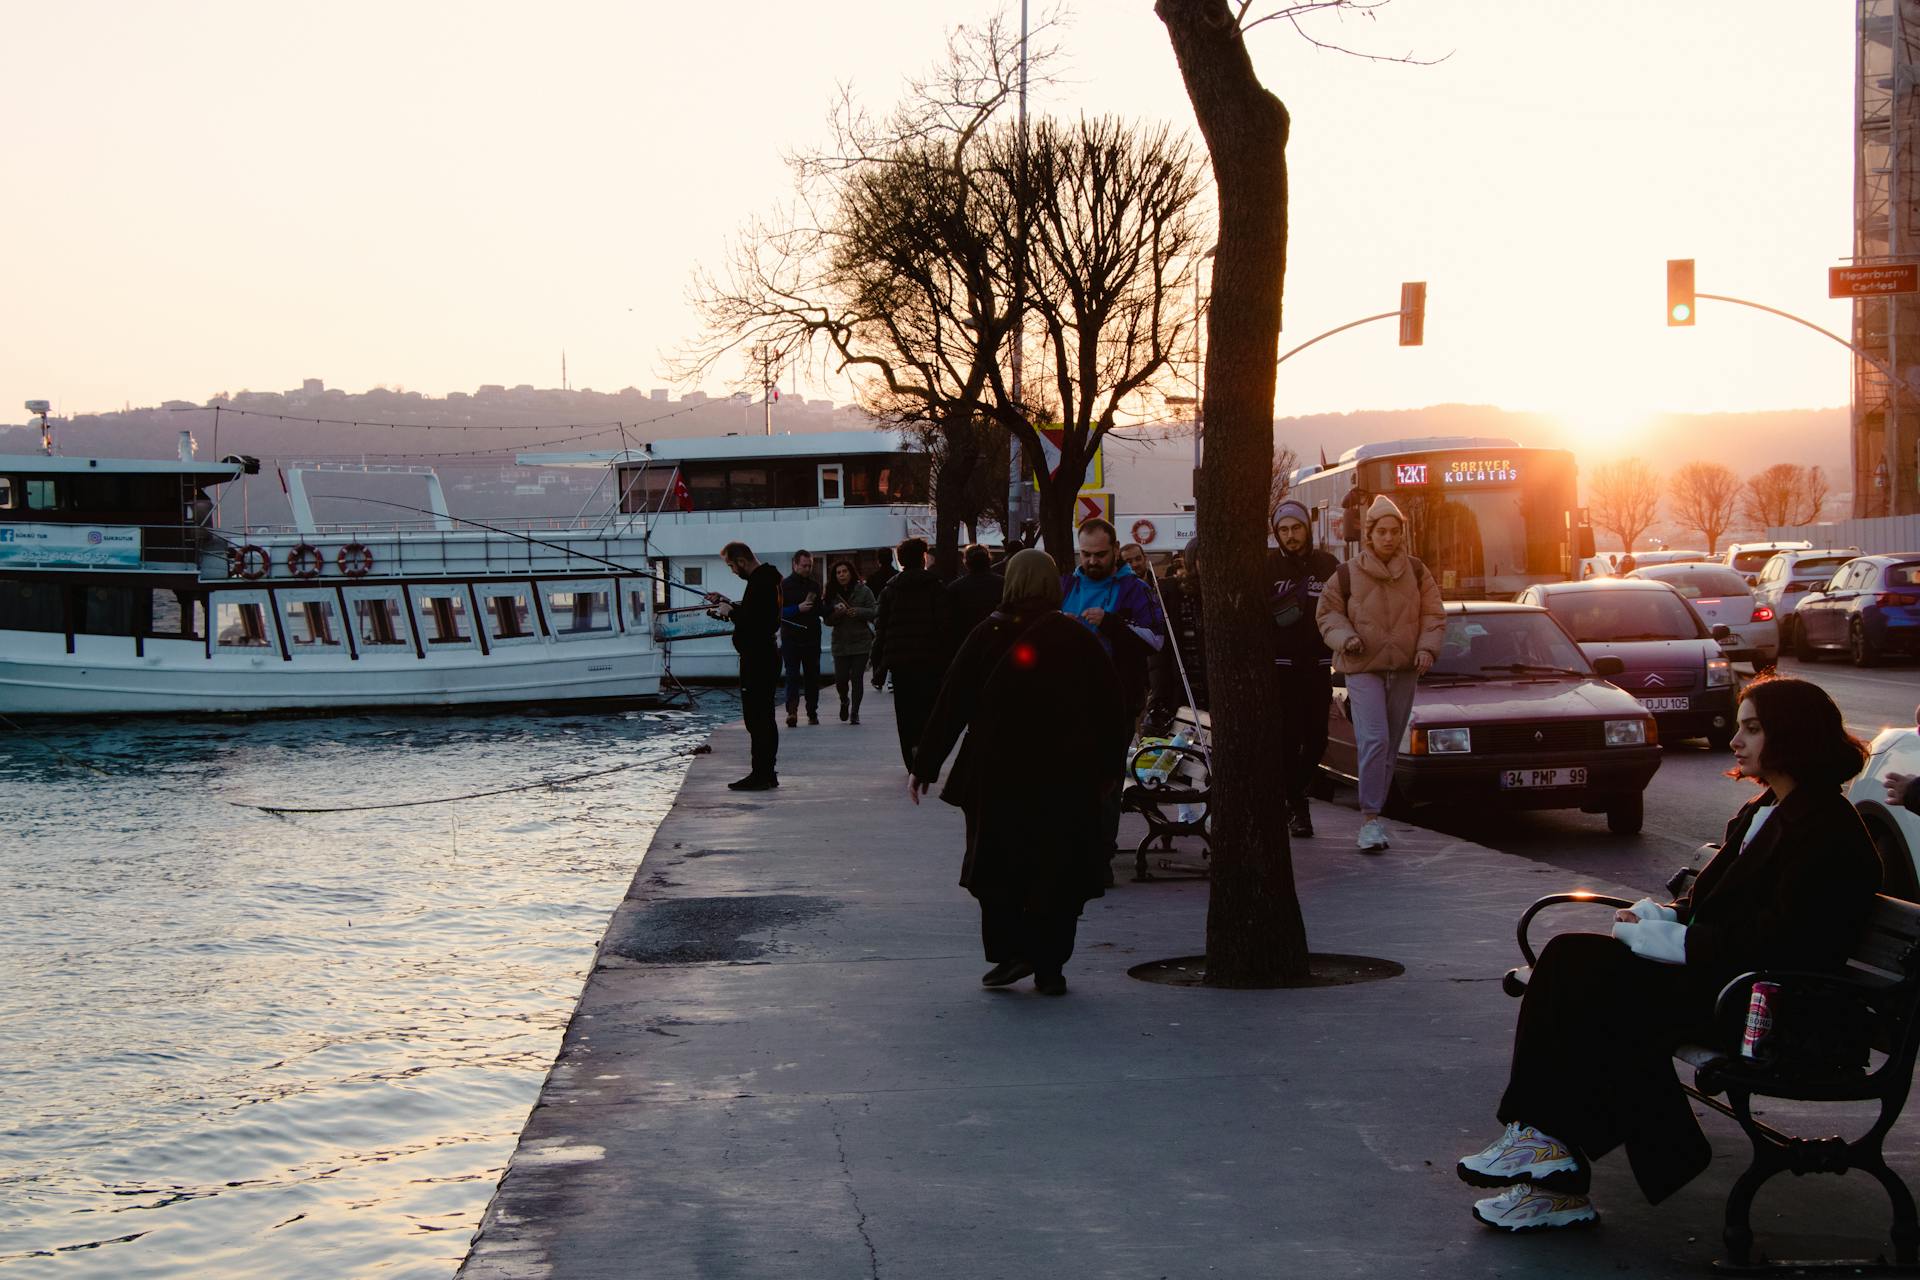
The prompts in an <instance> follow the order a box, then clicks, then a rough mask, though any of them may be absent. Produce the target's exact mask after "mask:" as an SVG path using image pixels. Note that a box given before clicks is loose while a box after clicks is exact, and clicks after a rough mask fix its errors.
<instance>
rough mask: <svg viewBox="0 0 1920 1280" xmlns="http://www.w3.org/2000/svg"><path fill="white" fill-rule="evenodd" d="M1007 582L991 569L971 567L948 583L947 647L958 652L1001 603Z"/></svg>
mask: <svg viewBox="0 0 1920 1280" xmlns="http://www.w3.org/2000/svg"><path fill="white" fill-rule="evenodd" d="M1006 585H1007V584H1006V582H1005V580H1003V579H1002V578H1001V577H1000V576H999V575H998V574H996V573H994V572H993V570H991V569H983V570H981V571H980V572H978V573H975V572H973V571H972V570H968V571H967V572H966V573H963V574H961V575H960V576H959V577H957V578H955V579H954V580H953V581H952V582H949V583H948V584H947V615H948V621H947V634H948V636H949V641H948V645H947V649H948V651H949V652H951V653H958V652H959V651H960V646H961V645H962V644H964V643H966V639H967V637H968V636H970V635H972V634H973V629H974V628H975V627H977V626H979V625H980V624H981V623H983V622H985V621H986V620H987V615H988V614H990V613H992V612H993V611H994V610H995V609H998V608H999V607H1000V592H1001V591H1002V590H1003V589H1004V588H1005V587H1006Z"/></svg>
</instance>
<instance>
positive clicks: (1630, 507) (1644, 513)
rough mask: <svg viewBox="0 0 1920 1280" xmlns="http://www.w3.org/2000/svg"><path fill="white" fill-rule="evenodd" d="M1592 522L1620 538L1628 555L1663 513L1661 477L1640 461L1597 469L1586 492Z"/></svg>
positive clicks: (1632, 459)
mask: <svg viewBox="0 0 1920 1280" xmlns="http://www.w3.org/2000/svg"><path fill="white" fill-rule="evenodd" d="M1587 509H1588V511H1589V512H1590V513H1591V514H1592V516H1593V523H1594V524H1596V525H1598V526H1599V527H1600V528H1602V529H1605V530H1607V531H1608V532H1610V533H1612V534H1613V535H1614V536H1615V537H1617V538H1619V539H1620V545H1621V546H1622V547H1624V548H1625V549H1626V550H1627V551H1628V553H1631V552H1632V551H1633V544H1634V543H1636V542H1638V541H1639V540H1640V535H1641V534H1643V533H1645V532H1646V531H1647V529H1648V528H1649V527H1651V526H1652V524H1653V522H1654V520H1655V519H1656V518H1657V517H1658V516H1659V514H1660V477H1659V476H1658V475H1656V474H1654V470H1653V468H1652V467H1650V466H1648V465H1647V464H1646V461H1645V460H1644V459H1641V458H1622V459H1621V460H1620V461H1618V462H1609V463H1607V464H1606V465H1604V466H1601V467H1598V468H1596V469H1595V470H1594V473H1593V483H1592V485H1590V486H1589V487H1588V490H1587Z"/></svg>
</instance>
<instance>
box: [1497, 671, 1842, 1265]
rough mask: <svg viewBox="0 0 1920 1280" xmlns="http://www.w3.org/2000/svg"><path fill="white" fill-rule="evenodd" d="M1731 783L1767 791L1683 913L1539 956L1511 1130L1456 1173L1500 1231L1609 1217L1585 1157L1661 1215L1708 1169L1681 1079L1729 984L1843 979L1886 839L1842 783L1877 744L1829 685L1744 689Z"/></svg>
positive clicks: (1738, 818) (1662, 912) (1518, 1032)
mask: <svg viewBox="0 0 1920 1280" xmlns="http://www.w3.org/2000/svg"><path fill="white" fill-rule="evenodd" d="M1739 721H1740V724H1739V732H1738V733H1737V734H1736V735H1735V736H1734V739H1733V758H1734V763H1735V766H1736V767H1735V768H1734V769H1732V770H1730V771H1729V773H1728V776H1729V777H1739V778H1751V779H1753V780H1754V781H1756V782H1759V783H1761V784H1763V786H1764V789H1763V790H1762V791H1761V792H1760V794H1759V795H1758V796H1756V797H1754V798H1753V799H1752V800H1750V801H1749V802H1748V803H1747V804H1745V805H1743V806H1742V807H1741V809H1740V811H1739V812H1738V813H1736V814H1735V815H1734V817H1733V821H1731V822H1729V823H1728V824H1727V831H1726V836H1725V839H1724V841H1723V842H1722V844H1721V846H1720V852H1719V853H1718V854H1716V855H1715V856H1714V858H1713V860H1712V861H1711V862H1709V863H1708V864H1707V865H1706V867H1705V869H1703V870H1702V871H1701V872H1700V875H1699V877H1698V879H1696V880H1695V881H1694V884H1693V887H1692V889H1690V890H1689V891H1688V892H1687V893H1686V894H1685V895H1684V896H1682V897H1681V898H1680V899H1679V900H1678V901H1677V902H1674V903H1672V904H1670V905H1666V906H1662V905H1660V904H1659V903H1656V902H1654V901H1652V900H1651V899H1643V900H1641V901H1640V902H1637V903H1635V904H1634V905H1633V906H1632V907H1631V908H1628V909H1627V910H1624V911H1621V912H1619V913H1617V915H1616V917H1615V921H1616V922H1615V924H1614V926H1613V935H1612V936H1611V937H1608V936H1607V935H1604V934H1595V933H1568V934H1561V935H1559V936H1558V937H1555V938H1554V939H1553V940H1552V941H1551V942H1549V943H1548V944H1547V945H1546V947H1545V948H1544V949H1543V950H1542V951H1541V953H1540V960H1539V963H1537V964H1536V965H1535V966H1534V970H1533V976H1532V978H1531V979H1530V980H1529V982H1528V983H1527V991H1526V996H1525V998H1524V999H1523V1000H1522V1001H1521V1004H1520V1019H1519V1025H1518V1027H1517V1028H1516V1029H1515V1032H1514V1044H1513V1066H1512V1069H1511V1073H1510V1075H1509V1077H1508V1081H1507V1090H1506V1093H1505V1094H1504V1095H1503V1096H1502V1097H1501V1099H1500V1107H1499V1110H1498V1112H1497V1113H1496V1114H1497V1115H1498V1117H1499V1119H1500V1120H1501V1121H1502V1122H1503V1123H1504V1124H1505V1125H1506V1131H1505V1132H1504V1133H1502V1134H1501V1135H1500V1136H1499V1137H1498V1138H1497V1139H1495V1140H1494V1142H1493V1144H1492V1145H1491V1146H1489V1147H1487V1148H1486V1149H1485V1150H1484V1151H1479V1152H1476V1153H1474V1154H1473V1155H1470V1156H1466V1157H1464V1158H1463V1159H1461V1161H1460V1163H1459V1172H1460V1177H1461V1179H1462V1180H1463V1181H1465V1182H1468V1183H1470V1184H1472V1185H1473V1186H1476V1187H1505V1188H1506V1190H1504V1191H1503V1192H1501V1193H1500V1194H1499V1195H1496V1196H1493V1197H1491V1198H1489V1199H1485V1200H1481V1201H1478V1202H1477V1203H1475V1205H1474V1206H1473V1216H1474V1217H1476V1218H1478V1219H1479V1220H1480V1221H1481V1222H1483V1223H1485V1224H1486V1225H1488V1226H1490V1227H1494V1228H1498V1229H1500V1230H1504V1231H1527V1230H1535V1229H1540V1228H1551V1227H1577V1226H1586V1225H1589V1224H1591V1223H1594V1222H1597V1221H1598V1220H1599V1215H1598V1214H1597V1213H1595V1212H1594V1208H1593V1202H1592V1201H1591V1200H1590V1199H1589V1198H1588V1195H1587V1191H1588V1187H1589V1183H1590V1178H1591V1170H1590V1168H1589V1164H1588V1162H1589V1161H1590V1160H1595V1159H1598V1158H1599V1157H1601V1156H1603V1155H1605V1154H1606V1153H1607V1152H1609V1151H1611V1150H1613V1149H1614V1148H1615V1147H1617V1146H1622V1145H1624V1146H1625V1147H1626V1149H1627V1160H1628V1162H1629V1163H1630V1164H1631V1165H1632V1168H1633V1175H1634V1178H1635V1179H1636V1180H1637V1181H1638V1182H1639V1184H1640V1190H1641V1191H1642V1192H1644V1193H1645V1195H1646V1197H1647V1199H1648V1200H1649V1201H1650V1202H1651V1203H1654V1204H1658V1203H1660V1201H1662V1200H1664V1199H1665V1198H1666V1197H1667V1196H1669V1195H1671V1194H1673V1192H1675V1191H1677V1190H1679V1189H1680V1188H1681V1187H1683V1186H1685V1185H1686V1184H1687V1182H1689V1181H1690V1180H1691V1179H1692V1178H1693V1177H1694V1176H1695V1175H1696V1174H1698V1173H1700V1172H1701V1171H1702V1170H1703V1169H1705V1168H1706V1167H1707V1163H1708V1161H1709V1159H1710V1158H1711V1154H1712V1153H1711V1150H1710V1148H1709V1147H1708V1145H1707V1140H1706V1138H1705V1136H1704V1135H1702V1134H1701V1132H1700V1126H1699V1123H1698V1122H1697V1121H1696V1120H1695V1119H1694V1115H1693V1110H1692V1108H1691V1107H1690V1106H1689V1105H1688V1103H1687V1098H1686V1095H1685V1094H1684V1093H1683V1092H1682V1091H1681V1088H1680V1082H1679V1079H1678V1078H1677V1077H1676V1076H1675V1075H1674V1070H1673V1062H1672V1054H1673V1051H1674V1050H1675V1049H1676V1048H1678V1047H1679V1046H1681V1045H1683V1044H1711V1043H1713V1041H1714V1039H1715V1038H1716V1033H1715V1029H1714V1027H1713V1026H1712V1012H1713V1007H1714V1002H1715V999H1716V997H1718V995H1719V994H1720V990H1721V988H1723V987H1724V986H1725V985H1726V984H1727V983H1728V982H1730V981H1732V980H1733V979H1734V978H1736V977H1738V976H1739V975H1741V974H1743V973H1748V972H1751V971H1753V970H1755V969H1769V968H1774V969H1810V970H1820V971H1837V970H1839V969H1840V968H1841V967H1842V966H1843V965H1844V964H1845V963H1846V959H1847V952H1848V949H1849V948H1850V947H1851V946H1852V945H1853V942H1854V939H1855V938H1856V937H1857V936H1858V935H1859V932H1860V929H1861V927H1862V925H1863V924H1864V922H1865V920H1866V918H1867V913H1868V911H1869V910H1870V909H1871V907H1872V905H1873V896H1874V893H1875V891H1876V890H1877V889H1878V887H1879V884H1880V860H1879V856H1878V855H1877V854H1876V853H1875V852H1874V847H1873V841H1872V839H1871V838H1870V837H1869V836H1868V835H1867V830H1866V827H1865V826H1864V825H1862V823H1861V821H1860V816H1859V814H1857V813H1856V812H1855V811H1854V808H1853V806H1852V805H1851V804H1850V803H1848V801H1847V798H1846V796H1845V795H1844V794H1843V792H1842V790H1841V788H1842V787H1843V786H1844V785H1845V783H1846V782H1847V780H1848V779H1850V778H1852V777H1853V776H1854V775H1855V774H1857V773H1859V772H1860V769H1861V766H1862V765H1863V764H1864V763H1865V762H1866V748H1865V747H1864V746H1862V745H1861V743H1860V742H1859V741H1858V740H1857V739H1855V738H1854V737H1852V736H1851V735H1849V734H1848V733H1847V731H1846V727H1845V725H1844V724H1842V722H1841V719H1840V710H1839V708H1838V707H1836V706H1834V704H1833V699H1832V698H1830V697H1828V696H1827V694H1826V691H1825V690H1823V689H1821V688H1820V687H1819V686H1818V685H1814V684H1809V683H1808V682H1807V681H1805V680H1796V679H1792V678H1790V677H1784V676H1770V677H1764V678H1762V679H1759V680H1756V681H1754V682H1753V683H1752V684H1750V685H1748V686H1747V688H1746V691H1745V693H1744V695H1743V697H1742V700H1741V703H1740V711H1739Z"/></svg>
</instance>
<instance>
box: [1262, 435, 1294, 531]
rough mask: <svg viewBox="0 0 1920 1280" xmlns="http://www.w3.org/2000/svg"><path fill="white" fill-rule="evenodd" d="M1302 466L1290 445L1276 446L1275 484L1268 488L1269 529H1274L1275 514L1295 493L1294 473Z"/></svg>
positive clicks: (1274, 460) (1274, 459) (1274, 462)
mask: <svg viewBox="0 0 1920 1280" xmlns="http://www.w3.org/2000/svg"><path fill="white" fill-rule="evenodd" d="M1299 465H1300V456H1299V455H1298V454H1296V453H1295V452H1294V451H1293V446H1292V445H1290V444H1283V445H1276V446H1275V447H1274V451H1273V483H1271V484H1269V485H1268V486H1267V527H1268V528H1269V529H1271V528H1272V527H1273V513H1274V512H1276V511H1278V510H1279V509H1280V504H1281V503H1283V502H1285V501H1286V500H1287V495H1288V494H1289V493H1291V492H1292V491H1293V472H1294V469H1295V468H1296V467H1298V466H1299Z"/></svg>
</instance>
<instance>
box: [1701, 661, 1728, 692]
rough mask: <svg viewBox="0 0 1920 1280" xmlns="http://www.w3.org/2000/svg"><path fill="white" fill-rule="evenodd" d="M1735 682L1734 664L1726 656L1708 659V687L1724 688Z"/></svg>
mask: <svg viewBox="0 0 1920 1280" xmlns="http://www.w3.org/2000/svg"><path fill="white" fill-rule="evenodd" d="M1732 683H1733V664H1732V663H1731V662H1728V661H1727V660H1726V659H1725V658H1708V659H1707V688H1709V689H1724V688H1726V687H1727V686H1728V685H1730V684H1732Z"/></svg>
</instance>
